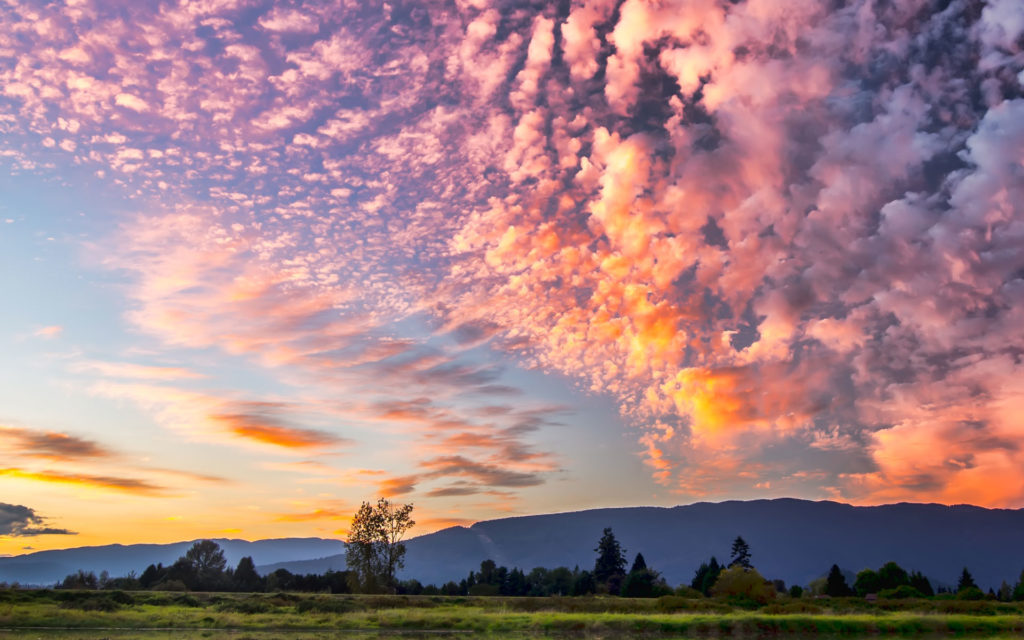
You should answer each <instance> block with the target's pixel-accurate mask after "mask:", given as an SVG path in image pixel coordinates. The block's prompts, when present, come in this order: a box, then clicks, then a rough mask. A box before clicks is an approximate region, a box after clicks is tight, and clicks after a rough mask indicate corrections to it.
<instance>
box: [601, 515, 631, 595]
mask: <svg viewBox="0 0 1024 640" xmlns="http://www.w3.org/2000/svg"><path fill="white" fill-rule="evenodd" d="M594 551H596V552H597V561H596V562H595V563H594V580H596V581H597V583H598V584H605V585H607V584H608V583H610V582H615V583H619V582H621V581H622V578H623V577H625V575H626V556H625V554H624V552H623V549H622V547H621V546H620V545H619V541H618V540H616V539H615V534H614V533H612V530H611V527H605V530H604V533H603V534H602V535H601V540H600V541H599V542H598V543H597V548H596V549H594Z"/></svg>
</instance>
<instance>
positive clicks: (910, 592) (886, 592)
mask: <svg viewBox="0 0 1024 640" xmlns="http://www.w3.org/2000/svg"><path fill="white" fill-rule="evenodd" d="M878 597H879V598H887V599H891V600H898V599H902V598H923V597H924V594H923V593H921V592H920V591H918V590H917V589H915V588H914V587H912V586H910V585H909V584H901V585H900V586H898V587H896V588H895V589H882V590H881V591H879V592H878Z"/></svg>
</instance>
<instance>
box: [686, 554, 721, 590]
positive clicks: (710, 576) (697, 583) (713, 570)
mask: <svg viewBox="0 0 1024 640" xmlns="http://www.w3.org/2000/svg"><path fill="white" fill-rule="evenodd" d="M721 573H722V565H720V564H718V560H717V559H716V558H715V557H714V556H711V560H710V562H702V563H701V565H700V567H699V568H698V569H697V572H696V573H695V574H694V576H693V580H692V581H690V586H691V587H693V588H694V589H696V590H697V591H700V592H701V593H703V594H704V595H706V596H707V595H711V587H712V586H714V584H715V580H718V576H719V574H721Z"/></svg>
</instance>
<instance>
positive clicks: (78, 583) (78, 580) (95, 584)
mask: <svg viewBox="0 0 1024 640" xmlns="http://www.w3.org/2000/svg"><path fill="white" fill-rule="evenodd" d="M56 587H57V588H58V589H99V587H100V581H99V580H98V579H97V578H96V574H95V573H93V572H92V571H83V570H81V569H79V570H78V571H76V572H75V573H72V574H69V575H68V576H66V577H65V578H64V580H63V581H62V582H61V583H60V584H57V585H56Z"/></svg>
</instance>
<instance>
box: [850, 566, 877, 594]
mask: <svg viewBox="0 0 1024 640" xmlns="http://www.w3.org/2000/svg"><path fill="white" fill-rule="evenodd" d="M881 584H882V581H881V580H880V579H879V578H878V574H877V573H876V572H875V571H873V570H871V569H864V570H863V571H861V572H859V573H857V579H856V580H855V581H854V583H853V590H854V591H856V592H857V595H858V596H861V597H864V596H866V595H868V594H869V593H878V590H879V589H880V588H881Z"/></svg>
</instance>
